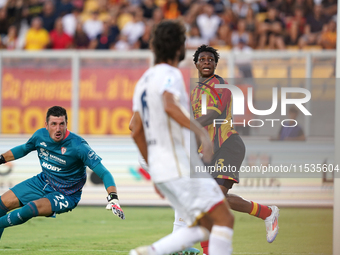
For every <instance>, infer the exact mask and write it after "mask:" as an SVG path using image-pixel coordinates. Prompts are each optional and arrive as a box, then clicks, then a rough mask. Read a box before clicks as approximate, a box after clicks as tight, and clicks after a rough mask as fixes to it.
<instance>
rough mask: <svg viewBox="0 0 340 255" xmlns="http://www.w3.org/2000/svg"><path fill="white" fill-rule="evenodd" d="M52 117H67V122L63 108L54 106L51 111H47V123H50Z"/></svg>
mask: <svg viewBox="0 0 340 255" xmlns="http://www.w3.org/2000/svg"><path fill="white" fill-rule="evenodd" d="M50 116H55V117H62V116H65V120H66V122H67V113H66V110H65V109H64V108H63V107H61V106H53V107H51V108H50V109H48V110H47V114H46V122H47V123H48V121H49V119H50Z"/></svg>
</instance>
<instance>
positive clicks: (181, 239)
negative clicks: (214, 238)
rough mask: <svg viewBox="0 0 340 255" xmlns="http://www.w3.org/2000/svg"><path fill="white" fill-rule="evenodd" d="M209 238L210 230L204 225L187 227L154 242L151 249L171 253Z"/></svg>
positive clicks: (155, 251)
mask: <svg viewBox="0 0 340 255" xmlns="http://www.w3.org/2000/svg"><path fill="white" fill-rule="evenodd" d="M208 238H209V231H208V230H207V229H206V228H204V227H201V226H195V227H191V228H188V227H185V228H181V229H179V230H177V231H176V232H174V233H172V234H170V235H168V236H166V237H163V238H162V239H160V240H158V241H157V242H155V243H153V244H152V245H151V249H152V250H153V251H154V253H155V254H170V253H173V252H177V251H181V250H183V249H186V248H188V247H191V246H193V245H194V244H195V243H197V242H200V241H203V240H207V239H208Z"/></svg>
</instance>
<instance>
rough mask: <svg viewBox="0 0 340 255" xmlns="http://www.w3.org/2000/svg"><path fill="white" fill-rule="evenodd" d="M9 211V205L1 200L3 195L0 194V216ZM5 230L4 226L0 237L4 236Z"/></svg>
mask: <svg viewBox="0 0 340 255" xmlns="http://www.w3.org/2000/svg"><path fill="white" fill-rule="evenodd" d="M7 212H8V209H7V207H6V206H5V205H4V203H3V202H2V200H1V196H0V217H2V216H5V215H6V214H7ZM3 232H4V228H0V239H1V236H2V233H3Z"/></svg>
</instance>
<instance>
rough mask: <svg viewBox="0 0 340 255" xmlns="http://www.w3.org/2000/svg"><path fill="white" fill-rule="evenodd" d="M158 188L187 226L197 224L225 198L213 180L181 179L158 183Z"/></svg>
mask: <svg viewBox="0 0 340 255" xmlns="http://www.w3.org/2000/svg"><path fill="white" fill-rule="evenodd" d="M156 186H157V188H158V190H159V191H160V192H161V193H162V194H163V195H164V196H165V197H166V198H167V199H168V200H169V201H170V203H171V205H172V207H173V208H174V209H175V210H177V211H178V213H179V214H180V215H181V216H182V217H183V219H184V221H185V223H186V224H187V226H192V225H195V224H197V221H198V220H199V219H200V218H202V217H203V216H204V215H205V214H206V213H207V212H208V211H209V210H210V209H211V208H212V207H213V206H214V205H216V204H218V203H220V202H222V201H223V200H224V198H225V197H224V195H223V193H222V191H221V189H220V187H219V186H218V185H217V183H216V181H215V180H214V179H212V178H190V177H181V178H179V179H175V180H171V181H167V182H162V183H156Z"/></svg>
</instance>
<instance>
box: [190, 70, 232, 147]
mask: <svg viewBox="0 0 340 255" xmlns="http://www.w3.org/2000/svg"><path fill="white" fill-rule="evenodd" d="M224 83H225V81H224V80H223V79H222V78H221V77H220V76H218V75H216V74H215V75H213V76H212V77H209V78H207V79H206V80H204V81H203V82H200V83H199V84H198V85H197V86H196V87H195V88H194V89H193V90H192V91H191V96H190V101H191V107H192V111H193V114H194V118H195V119H197V118H199V117H201V116H202V109H201V108H202V94H204V93H206V91H208V92H209V93H210V94H211V96H212V97H211V96H210V95H207V97H206V98H207V104H206V105H207V110H214V111H216V112H218V113H219V114H220V116H219V117H218V119H225V120H227V124H223V125H215V127H214V125H213V124H210V125H208V126H206V127H205V129H206V130H207V131H208V133H209V136H210V139H211V141H212V142H213V143H214V152H216V151H217V150H218V149H219V148H220V147H221V146H222V144H223V143H224V142H225V141H226V140H227V139H228V138H229V137H230V136H231V135H232V134H237V131H236V130H235V129H234V128H233V127H232V126H231V120H232V95H231V92H230V90H229V89H222V88H216V89H215V88H214V86H215V84H224ZM201 150H202V148H199V151H200V152H201Z"/></svg>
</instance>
